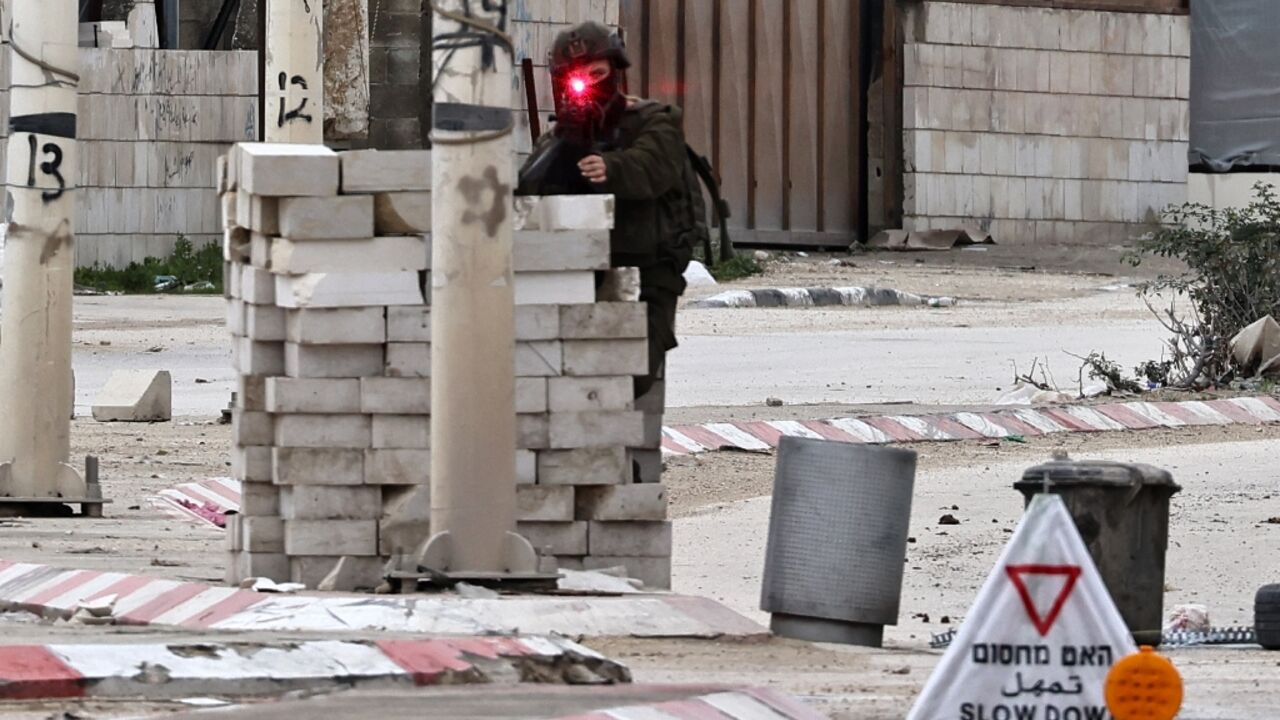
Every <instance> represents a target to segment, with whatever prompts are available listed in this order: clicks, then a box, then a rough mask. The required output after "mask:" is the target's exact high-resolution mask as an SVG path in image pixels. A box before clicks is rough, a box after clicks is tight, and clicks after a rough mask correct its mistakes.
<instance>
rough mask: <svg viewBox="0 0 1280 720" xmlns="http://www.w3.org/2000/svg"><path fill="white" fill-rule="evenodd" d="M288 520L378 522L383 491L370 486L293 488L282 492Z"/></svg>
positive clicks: (380, 514)
mask: <svg viewBox="0 0 1280 720" xmlns="http://www.w3.org/2000/svg"><path fill="white" fill-rule="evenodd" d="M280 515H281V517H283V518H284V519H285V520H377V519H378V518H379V517H381V516H382V490H380V489H378V488H377V487H370V486H367V485H294V486H291V487H285V488H281V489H280Z"/></svg>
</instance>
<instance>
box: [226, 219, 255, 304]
mask: <svg viewBox="0 0 1280 720" xmlns="http://www.w3.org/2000/svg"><path fill="white" fill-rule="evenodd" d="M249 237H250V236H249V231H248V230H245V229H244V228H241V227H237V228H232V229H230V230H224V231H223V232H222V259H223V260H225V261H226V262H227V263H243V262H248V260H249V251H250V247H251V245H250V242H249ZM240 274H241V270H240V267H239V265H231V266H230V267H228V268H227V274H226V278H227V296H228V297H233V298H238V297H240Z"/></svg>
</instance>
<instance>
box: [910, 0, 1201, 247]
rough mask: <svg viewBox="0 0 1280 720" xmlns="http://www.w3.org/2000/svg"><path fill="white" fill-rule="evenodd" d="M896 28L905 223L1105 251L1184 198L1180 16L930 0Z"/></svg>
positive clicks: (1184, 76)
mask: <svg viewBox="0 0 1280 720" xmlns="http://www.w3.org/2000/svg"><path fill="white" fill-rule="evenodd" d="M905 25H906V38H905V47H904V52H903V56H904V85H905V88H904V92H903V105H904V108H903V117H904V119H903V126H904V137H903V145H904V151H903V152H904V156H905V157H904V203H903V204H904V208H903V209H904V216H905V218H904V223H903V224H904V229H907V230H930V229H952V228H955V227H957V226H958V225H960V224H962V223H974V222H976V223H977V224H979V225H980V226H982V228H983V229H985V230H989V231H990V233H991V234H992V236H993V237H994V239H995V240H996V242H1000V243H1024V242H1038V243H1046V242H1055V243H1082V244H1113V243H1122V242H1125V241H1126V240H1128V239H1129V238H1131V237H1133V236H1134V235H1136V234H1140V233H1142V232H1145V231H1146V230H1148V229H1149V228H1150V224H1151V223H1152V222H1154V221H1155V220H1156V217H1157V213H1158V212H1159V210H1160V209H1162V208H1163V207H1165V206H1166V205H1168V204H1170V203H1177V202H1182V201H1183V200H1184V199H1185V198H1186V192H1187V190H1186V187H1187V185H1186V183H1187V141H1188V132H1189V103H1188V97H1189V91H1190V52H1191V44H1190V27H1189V23H1188V18H1187V17H1186V16H1179V15H1157V14H1140V13H1116V12H1093V11H1081V10H1056V9H1041V8H1028V7H1004V6H999V5H986V4H967V3H944V2H925V3H915V4H913V5H911V6H910V10H909V13H908V17H907V21H906V23H905Z"/></svg>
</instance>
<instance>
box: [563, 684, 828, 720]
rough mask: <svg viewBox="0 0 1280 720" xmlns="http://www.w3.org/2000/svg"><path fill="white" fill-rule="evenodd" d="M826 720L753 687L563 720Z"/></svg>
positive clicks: (785, 698) (786, 698)
mask: <svg viewBox="0 0 1280 720" xmlns="http://www.w3.org/2000/svg"><path fill="white" fill-rule="evenodd" d="M826 717H827V716H826V715H823V714H821V713H819V712H817V711H816V710H813V709H811V708H809V707H807V706H805V705H804V704H803V703H801V702H800V701H799V700H796V699H794V698H791V697H789V696H787V695H784V694H782V693H780V692H778V691H776V690H769V689H766V688H750V689H746V690H730V691H726V692H718V693H712V694H709V695H702V696H700V697H695V698H691V699H688V700H673V701H671V702H664V703H657V704H654V705H632V706H628V707H620V708H615V709H612V710H597V711H596V712H590V713H586V714H584V715H574V716H572V717H566V718H562V719H561V720H826Z"/></svg>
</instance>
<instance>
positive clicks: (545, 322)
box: [516, 305, 560, 341]
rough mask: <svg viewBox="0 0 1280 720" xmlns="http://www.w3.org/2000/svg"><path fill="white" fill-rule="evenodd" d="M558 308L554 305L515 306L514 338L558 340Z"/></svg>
mask: <svg viewBox="0 0 1280 720" xmlns="http://www.w3.org/2000/svg"><path fill="white" fill-rule="evenodd" d="M559 339H560V308H559V307H558V306H556V305H520V306H517V307H516V340H526V341H529V340H559Z"/></svg>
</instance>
